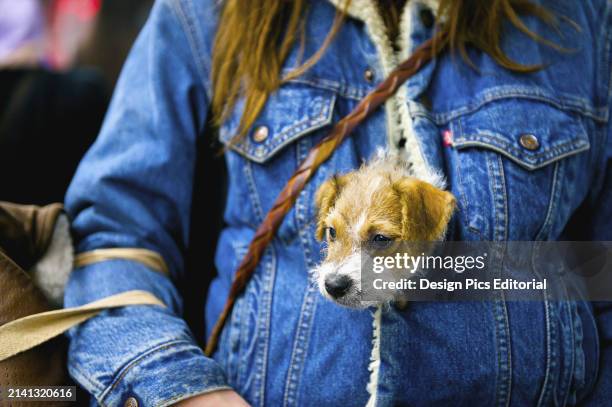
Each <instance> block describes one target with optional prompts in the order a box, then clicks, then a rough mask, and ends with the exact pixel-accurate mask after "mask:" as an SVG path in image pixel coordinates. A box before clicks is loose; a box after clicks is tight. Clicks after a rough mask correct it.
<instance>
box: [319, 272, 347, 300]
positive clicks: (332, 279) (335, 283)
mask: <svg viewBox="0 0 612 407" xmlns="http://www.w3.org/2000/svg"><path fill="white" fill-rule="evenodd" d="M351 284H352V282H351V278H350V277H349V276H342V275H337V274H334V275H332V276H329V277H327V278H326V279H325V290H327V292H328V293H329V295H331V296H332V297H334V298H340V297H342V296H343V295H344V294H346V293H347V292H348V290H349V289H350V288H351Z"/></svg>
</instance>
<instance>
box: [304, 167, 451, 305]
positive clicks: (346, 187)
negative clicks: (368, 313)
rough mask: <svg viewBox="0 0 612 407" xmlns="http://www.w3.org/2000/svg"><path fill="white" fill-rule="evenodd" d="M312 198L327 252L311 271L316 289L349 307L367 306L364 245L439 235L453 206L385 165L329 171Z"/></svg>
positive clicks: (424, 185)
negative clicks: (363, 279)
mask: <svg viewBox="0 0 612 407" xmlns="http://www.w3.org/2000/svg"><path fill="white" fill-rule="evenodd" d="M315 199H316V205H317V208H318V224H317V231H316V234H317V236H316V237H317V239H319V240H325V241H326V244H327V248H326V252H327V253H326V257H325V259H324V261H323V263H322V264H321V265H320V266H319V267H317V269H316V270H315V272H316V273H317V274H318V275H317V281H318V285H319V290H320V291H321V293H322V294H323V295H324V296H326V297H327V298H329V299H331V300H333V301H335V302H337V303H339V304H341V305H344V306H348V307H354V308H360V307H364V306H367V305H372V304H369V303H366V302H362V301H361V298H362V297H365V295H363V294H364V293H363V292H362V290H361V281H360V277H361V257H360V253H361V249H362V248H363V247H364V245H366V244H368V245H372V244H373V245H378V246H379V247H384V246H385V245H389V244H390V243H391V242H397V241H419V242H425V241H435V240H440V239H442V238H443V237H444V234H445V233H446V227H447V225H448V222H449V220H450V217H451V215H452V213H453V211H454V208H455V198H454V197H453V195H452V194H451V193H449V192H446V191H443V190H441V189H439V188H436V187H435V186H433V185H431V184H429V183H427V182H424V181H421V180H418V179H416V178H413V177H409V176H404V175H402V174H401V172H399V171H397V168H395V167H391V168H386V167H384V166H364V167H362V168H361V169H359V170H357V171H354V172H351V173H348V174H345V175H338V176H334V177H332V178H331V179H329V180H327V181H326V182H325V183H323V184H322V185H321V187H320V188H319V190H318V191H317V194H316V198H315Z"/></svg>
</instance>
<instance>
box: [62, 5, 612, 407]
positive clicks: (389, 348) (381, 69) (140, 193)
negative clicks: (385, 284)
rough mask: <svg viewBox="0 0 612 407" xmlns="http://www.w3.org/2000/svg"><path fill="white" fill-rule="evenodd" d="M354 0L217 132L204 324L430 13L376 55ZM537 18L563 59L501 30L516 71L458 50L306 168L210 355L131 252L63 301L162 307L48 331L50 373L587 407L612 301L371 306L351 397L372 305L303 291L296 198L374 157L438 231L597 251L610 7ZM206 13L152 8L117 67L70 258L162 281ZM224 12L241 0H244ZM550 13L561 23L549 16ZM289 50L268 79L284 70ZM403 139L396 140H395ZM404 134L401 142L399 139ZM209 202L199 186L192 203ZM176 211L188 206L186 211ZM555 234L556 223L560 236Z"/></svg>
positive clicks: (425, 29)
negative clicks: (433, 190) (431, 196)
mask: <svg viewBox="0 0 612 407" xmlns="http://www.w3.org/2000/svg"><path fill="white" fill-rule="evenodd" d="M340 3H341V1H339V0H313V1H312V2H311V4H310V10H309V14H308V17H307V23H306V25H305V30H306V42H305V44H304V45H303V46H304V54H305V55H311V54H312V53H314V52H315V51H316V50H317V49H318V48H319V47H320V46H321V44H322V42H323V39H324V38H325V36H326V35H327V33H328V31H329V27H330V26H331V24H332V21H333V19H334V16H335V13H336V9H337V7H341V6H340ZM372 3H373V2H372V1H371V0H354V1H353V2H352V3H351V6H350V8H349V10H348V13H349V16H348V18H347V20H346V21H345V22H344V24H343V25H342V27H341V29H340V31H339V33H338V34H337V36H336V37H335V39H334V41H332V43H331V44H330V46H329V48H328V49H327V51H326V52H325V53H324V54H323V56H322V58H321V59H320V60H319V61H318V62H317V63H316V64H315V65H314V66H313V67H312V68H310V69H309V70H307V71H306V72H305V73H304V74H303V75H301V76H299V77H297V78H295V79H292V80H290V81H289V82H287V83H284V84H283V85H282V86H281V87H280V88H279V89H278V90H277V91H275V92H274V93H273V94H272V95H271V96H270V97H269V99H268V100H267V103H266V105H265V107H264V109H263V110H262V111H261V113H260V115H259V116H258V118H257V119H256V121H255V123H254V125H253V126H252V128H251V129H250V130H249V132H248V133H247V134H246V136H245V137H244V138H243V139H241V140H240V141H239V142H238V143H230V140H231V139H232V137H233V136H234V134H236V132H237V129H238V126H239V122H240V117H241V107H242V104H241V102H238V104H237V105H236V107H235V109H234V111H233V113H232V114H230V116H229V117H228V118H227V120H225V122H224V123H223V124H222V125H221V126H220V129H219V138H220V140H221V141H222V142H223V143H225V144H226V145H227V146H228V147H229V148H228V149H227V151H226V153H225V160H226V163H227V168H228V192H227V204H226V208H225V213H224V221H225V223H226V226H225V228H224V230H223V231H222V233H221V235H220V236H219V241H218V248H217V253H216V264H215V265H216V268H217V270H218V272H219V275H218V277H217V278H216V279H215V280H214V281H213V283H212V285H211V287H210V289H209V295H208V297H207V298H208V299H207V304H206V324H207V332H210V330H211V328H212V324H214V322H215V320H216V319H217V317H218V315H219V314H220V312H221V309H222V306H223V303H224V301H225V299H226V296H227V293H228V290H229V287H230V284H231V280H232V275H233V272H234V271H235V269H236V266H237V265H238V263H239V261H240V259H241V256H242V255H244V253H245V251H246V247H247V245H248V243H249V241H250V239H251V237H252V236H253V233H254V230H255V228H256V227H257V225H258V223H259V222H260V221H261V220H262V219H263V217H264V216H265V213H266V212H267V210H268V209H269V208H270V207H271V205H272V202H273V200H274V199H275V198H276V196H277V194H278V192H279V191H280V190H281V188H282V187H283V186H284V184H285V183H286V182H287V180H288V178H289V177H290V175H291V174H292V173H293V171H294V170H295V169H296V167H297V165H298V164H299V163H300V161H301V160H302V159H303V158H304V157H305V156H306V154H307V153H308V151H309V150H310V148H311V147H312V146H313V145H314V144H315V143H316V142H317V141H319V140H321V138H323V137H324V136H325V135H326V133H327V132H328V131H329V129H330V128H331V126H332V125H333V123H335V122H337V120H338V119H339V118H341V117H342V116H344V115H346V114H347V113H348V112H350V111H351V109H352V108H353V107H354V106H355V105H356V104H357V103H358V101H359V100H360V99H361V98H362V97H364V95H366V94H367V93H368V91H370V90H372V89H373V88H374V86H375V85H376V83H378V82H380V81H381V80H383V79H384V77H385V76H386V74H387V73H388V72H389V70H390V69H392V67H393V66H395V65H396V64H397V63H398V61H400V60H403V59H405V58H406V57H407V56H408V55H409V54H410V52H411V51H412V50H414V49H415V48H416V47H417V46H418V45H419V44H421V43H422V42H424V41H425V40H427V39H428V38H430V37H431V36H432V34H433V30H434V27H433V26H432V24H431V22H430V21H428V19H427V18H422V16H423V15H424V14H427V12H426V11H424V10H426V9H427V8H428V7H432V1H422V0H421V1H419V0H410V1H409V2H408V3H407V6H406V7H408V9H407V11H406V12H405V15H404V17H403V18H404V19H405V22H406V24H405V25H406V26H407V27H409V28H410V31H409V32H406V33H403V35H402V34H400V39H401V40H400V41H401V44H400V45H401V47H399V50H398V51H396V52H394V50H393V48H392V47H391V46H390V44H389V43H388V41H385V38H384V35H385V34H384V28H383V27H382V26H381V20H380V17H379V16H378V15H377V14H376V9H375V7H374V6H373V5H372ZM543 5H544V6H545V7H546V8H547V9H548V10H550V11H551V12H553V13H555V14H557V15H562V16H566V17H568V18H562V19H560V20H559V25H558V26H557V27H554V26H550V25H547V24H545V23H544V22H542V21H540V20H538V19H536V18H532V17H525V19H524V21H525V22H526V24H527V26H528V27H529V28H530V29H532V30H533V31H534V32H536V33H538V34H539V35H541V36H542V37H544V38H546V39H549V40H551V41H553V42H555V43H557V44H559V45H561V46H562V47H563V49H562V50H560V49H555V48H553V47H549V46H547V45H546V44H543V43H541V42H537V41H533V40H532V39H530V38H529V37H527V36H526V35H525V34H523V33H521V32H519V31H518V30H517V29H516V28H514V27H510V26H508V28H507V30H506V31H505V36H504V38H503V39H502V45H503V47H504V49H505V51H506V52H507V53H508V55H509V56H510V57H511V58H512V59H513V60H515V61H517V62H519V63H524V64H542V65H543V69H541V70H538V71H535V72H533V73H526V74H517V73H513V72H510V71H508V70H505V69H503V68H501V67H500V66H499V65H497V64H496V63H495V62H493V60H492V59H491V58H490V57H489V56H488V55H487V54H484V53H481V52H477V51H473V50H470V57H471V59H472V61H473V62H474V64H475V67H476V68H477V69H473V68H472V67H470V66H468V65H467V64H465V63H464V62H463V61H462V60H461V58H459V57H453V55H452V54H450V53H445V54H442V55H441V56H439V57H438V58H436V59H435V60H433V61H431V62H429V63H428V64H427V65H426V66H425V67H424V68H423V69H422V70H421V71H420V72H418V73H417V74H416V75H415V76H414V77H412V78H411V79H409V80H408V81H407V82H406V83H405V84H404V85H402V87H401V89H400V90H399V91H398V93H397V94H396V95H395V96H394V97H393V99H391V101H390V102H388V103H387V104H386V105H385V107H384V108H381V109H379V110H377V111H376V112H375V113H374V114H373V115H372V116H371V117H370V118H368V119H367V120H366V121H365V122H364V123H363V124H362V125H360V126H359V127H358V128H357V129H356V130H355V131H354V133H353V134H352V135H351V136H350V137H349V138H348V139H347V140H346V141H345V142H344V143H343V144H342V145H341V146H340V147H339V148H338V149H337V150H336V152H335V153H334V154H333V156H332V157H331V158H330V159H329V161H327V162H325V163H324V164H323V165H322V166H321V168H320V169H319V170H318V171H317V172H316V174H315V175H314V177H313V179H312V180H311V181H310V182H309V184H308V185H307V186H306V188H305V189H304V191H303V192H302V193H301V194H300V195H299V197H298V199H297V202H296V203H295V206H294V207H293V209H292V210H291V211H290V212H289V214H288V215H287V217H286V218H285V220H284V221H283V223H282V225H281V226H280V229H279V230H278V232H277V234H276V237H275V239H274V241H273V242H272V244H271V245H270V246H269V247H268V248H267V249H266V251H265V254H264V255H263V258H262V260H261V262H260V264H259V266H258V267H257V270H256V272H255V274H254V276H253V279H252V281H250V282H249V284H248V286H247V288H246V291H245V292H244V293H243V294H242V295H241V296H240V297H239V299H238V301H237V303H236V306H235V308H234V310H233V313H232V315H231V317H230V319H229V320H228V323H227V324H226V326H225V328H224V331H223V333H222V336H221V341H220V344H219V347H218V349H217V351H216V353H215V354H214V356H213V357H212V358H208V357H205V356H204V354H203V352H202V350H201V349H200V348H199V347H198V346H197V344H196V341H195V340H194V338H193V337H192V335H191V333H190V331H189V329H188V327H187V325H186V323H185V322H184V321H183V319H181V317H180V315H181V312H182V304H181V298H180V296H179V293H178V292H177V289H176V287H175V286H174V285H173V281H172V278H168V277H166V276H164V275H162V274H160V273H156V272H154V271H152V270H151V269H148V268H147V267H146V266H145V265H143V264H141V263H138V262H135V261H130V260H120V259H115V260H108V261H105V262H100V263H96V264H91V265H88V266H85V267H81V268H78V269H76V270H74V271H73V274H72V276H71V278H70V281H69V284H68V286H67V290H66V295H65V305H66V306H77V305H80V304H84V303H87V302H90V301H94V300H97V299H99V298H102V297H105V296H109V295H112V294H116V293H119V292H123V291H127V290H134V289H138V290H147V291H149V292H151V293H153V294H154V295H155V296H157V297H159V298H160V299H161V300H162V301H163V302H164V303H165V304H166V305H167V307H166V308H163V307H158V306H130V307H124V308H120V309H113V310H109V311H105V312H104V313H102V314H100V315H99V316H97V317H95V318H93V319H92V320H90V321H88V322H86V323H84V324H82V325H80V326H78V327H76V328H73V329H72V330H71V331H70V332H69V337H70V340H71V341H70V351H69V360H68V362H69V371H70V374H71V375H72V377H73V378H74V379H75V380H76V381H77V382H78V383H79V385H81V386H82V387H84V388H85V389H86V390H87V391H88V392H89V393H91V395H92V404H99V405H104V406H118V405H123V403H125V402H126V400H129V403H131V404H130V405H134V402H136V403H137V404H140V405H143V406H167V405H172V404H174V403H176V402H178V401H180V400H184V399H188V398H190V397H192V396H195V395H200V394H204V393H210V392H213V391H215V390H223V389H233V390H235V391H236V392H237V393H239V394H240V395H241V396H242V397H243V398H244V399H245V400H247V401H248V402H249V403H250V404H251V405H253V406H263V405H266V406H268V405H269V406H281V405H283V406H297V405H299V406H325V405H338V404H340V403H342V404H343V405H347V406H348V405H350V406H353V405H355V406H362V405H365V404H366V403H367V402H368V400H370V402H372V401H375V403H376V405H379V406H393V405H453V406H458V405H465V406H481V405H482V406H492V405H499V406H508V405H512V406H524V405H575V404H581V405H588V404H589V403H590V405H596V406H598V405H605V404H606V403H608V402H609V400H610V395H611V394H612V346H611V343H612V342H611V341H612V310H611V309H610V308H609V307H608V306H607V304H603V303H602V304H593V303H589V302H584V301H544V300H542V301H530V302H525V301H523V302H510V301H505V300H504V298H503V297H500V298H498V300H497V301H481V302H453V303H448V302H447V303H431V302H416V303H413V304H411V305H410V307H408V309H407V310H399V309H395V308H394V307H389V308H388V309H385V310H384V312H383V313H382V315H381V321H380V338H381V343H380V355H379V362H380V365H379V367H378V370H377V372H376V375H377V377H376V379H377V380H376V382H375V383H374V384H373V385H370V386H368V383H369V382H370V380H371V374H370V373H371V372H370V371H369V370H368V367H369V364H370V356H371V351H372V349H371V348H372V321H373V312H372V310H369V309H368V310H351V309H345V308H342V307H339V306H337V305H335V304H333V303H331V302H330V301H328V300H326V299H324V298H323V297H322V296H321V295H320V294H319V292H318V291H317V287H316V284H314V282H313V276H312V275H311V274H310V273H309V270H311V269H312V268H314V267H315V266H316V265H317V264H318V262H319V261H320V260H321V254H320V253H321V244H320V243H319V242H317V241H316V240H315V237H314V236H315V233H314V231H315V224H316V222H315V217H316V212H315V208H314V204H313V200H314V193H315V191H316V189H317V187H318V186H319V185H321V183H322V182H323V181H325V180H326V179H328V178H329V177H330V176H332V175H333V174H336V173H343V172H347V171H350V170H351V169H354V168H356V167H358V166H359V165H360V164H361V162H362V160H363V159H367V158H368V157H370V156H372V154H373V153H374V152H375V151H376V149H377V147H380V146H388V147H393V148H406V149H411V150H412V151H413V152H416V153H417V154H420V156H421V157H423V159H424V160H425V162H426V163H427V165H428V166H429V167H431V168H434V169H437V170H439V171H441V172H442V173H443V174H444V175H445V176H446V178H447V181H448V185H449V189H450V191H451V192H452V193H453V194H454V195H455V196H456V198H457V205H458V210H457V212H456V214H455V216H454V218H453V221H452V225H451V226H452V227H451V230H452V233H451V235H450V236H449V239H450V240H489V241H499V240H572V239H573V240H580V239H583V240H606V239H607V240H610V238H611V237H612V232H611V230H612V212H611V211H612V161H611V160H612V135H611V132H612V127H611V124H610V102H611V95H612V93H611V89H612V88H611V86H610V85H611V84H610V76H611V73H612V66H611V62H612V61H611V57H612V51H611V50H612V31H611V30H610V26H611V24H612V14H611V9H612V3H611V2H610V1H606V0H591V1H573V0H563V1H552V0H550V1H548V0H547V1H544V3H543ZM220 7H221V6H220V2H218V1H214V0H159V1H157V2H156V4H155V5H154V7H153V10H152V12H151V15H150V17H149V19H148V22H147V23H146V25H145V27H144V29H143V31H142V33H141V34H140V36H139V37H138V39H137V41H136V43H135V45H134V47H133V49H132V51H131V53H130V55H129V57H128V59H127V62H126V64H125V66H124V68H123V72H122V74H121V77H120V80H119V83H118V86H117V88H116V90H115V93H114V97H113V100H112V103H111V106H110V109H109V111H108V113H107V116H106V119H105V122H104V125H103V128H102V130H101V132H100V135H99V137H98V139H97V141H96V142H95V144H94V145H93V147H92V148H91V149H90V151H89V152H88V153H87V155H86V156H85V157H84V159H83V161H82V162H81V164H80V166H79V168H78V170H77V173H76V176H75V178H74V180H73V182H72V184H71V187H70V189H69V191H68V193H67V197H66V205H67V209H68V211H69V214H70V216H71V217H72V221H73V232H74V236H75V240H76V242H77V245H76V251H77V252H84V251H89V250H93V249H98V248H110V247H138V248H145V249H149V250H153V251H155V252H157V253H159V254H160V255H162V256H163V258H164V259H165V261H166V263H167V265H168V267H169V269H170V274H171V276H177V275H180V273H182V271H183V267H184V264H183V254H184V252H185V249H186V246H187V245H188V243H189V242H188V241H187V240H188V234H189V230H188V225H189V213H190V204H191V197H192V183H193V178H194V171H195V170H194V168H195V167H194V163H195V158H196V157H195V154H196V149H195V144H196V141H197V140H198V139H199V138H201V137H213V135H211V134H203V133H204V132H203V129H204V128H205V124H206V122H207V119H208V117H207V112H208V111H209V102H210V101H211V99H212V95H211V92H212V87H211V80H210V76H211V52H212V43H213V40H214V35H215V30H216V23H217V20H218V14H219V8H220ZM245 7H248V5H247V3H245ZM569 19H571V20H569ZM299 58H300V49H299V44H296V45H295V49H294V50H293V51H292V52H291V53H290V55H289V57H288V58H287V60H286V61H285V68H284V72H289V71H290V70H291V69H292V68H293V67H295V66H296V65H297V64H298V63H299ZM406 129H408V130H409V131H406ZM407 134H410V135H411V136H410V137H407ZM211 194H212V195H214V196H215V199H216V198H219V199H220V198H221V197H217V196H216V195H218V193H217V192H215V191H211ZM196 210H197V208H196ZM570 231H571V232H570Z"/></svg>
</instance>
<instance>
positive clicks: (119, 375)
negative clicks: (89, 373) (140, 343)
mask: <svg viewBox="0 0 612 407" xmlns="http://www.w3.org/2000/svg"><path fill="white" fill-rule="evenodd" d="M178 345H188V346H191V347H195V345H193V344H192V343H190V342H188V341H185V340H184V339H178V340H177V339H173V340H170V341H166V342H162V343H160V344H158V345H156V346H154V347H152V348H150V349H148V350H146V351H145V352H143V353H141V354H140V355H138V356H136V357H135V358H134V359H132V360H130V361H129V362H128V363H127V364H125V365H124V366H123V367H122V368H120V369H119V371H118V373H117V375H116V376H115V378H114V379H113V381H112V382H111V384H110V385H109V386H108V387H107V388H106V390H104V391H103V392H102V394H101V395H100V397H99V398H98V400H99V401H100V403H101V404H102V405H106V404H105V403H104V399H106V398H107V397H108V396H109V395H110V394H111V393H112V392H113V391H114V390H115V389H116V388H117V386H118V385H119V384H120V383H121V381H122V380H123V378H124V377H125V376H126V375H127V374H128V373H129V372H130V371H131V370H132V368H133V367H135V366H136V365H138V364H139V363H141V362H143V361H144V360H146V359H148V358H149V357H151V356H154V355H156V354H157V353H158V352H160V351H163V350H166V349H169V348H173V347H177V346H178Z"/></svg>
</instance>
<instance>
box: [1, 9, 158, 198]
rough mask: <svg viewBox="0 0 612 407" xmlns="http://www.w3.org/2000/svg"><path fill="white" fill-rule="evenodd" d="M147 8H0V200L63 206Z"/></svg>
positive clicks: (144, 18) (145, 15) (96, 130)
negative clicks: (69, 186) (0, 186)
mask: <svg viewBox="0 0 612 407" xmlns="http://www.w3.org/2000/svg"><path fill="white" fill-rule="evenodd" d="M152 2H153V1H152V0H0V174H2V183H1V184H0V185H2V188H0V200H3V201H12V202H17V203H26V204H39V205H42V204H47V203H51V202H61V201H63V197H64V193H65V191H66V188H67V186H68V184H69V182H70V179H71V178H72V175H73V174H74V171H75V169H76V166H77V165H78V162H79V161H80V159H81V157H82V156H83V154H84V153H85V151H86V150H87V148H88V147H89V145H90V144H91V143H92V142H93V140H94V139H95V137H96V135H97V133H98V130H99V128H100V125H101V123H102V119H103V117H104V114H105V112H106V108H107V105H108V102H109V99H110V95H111V93H112V89H113V87H114V85H115V82H116V80H117V76H118V75H119V71H120V69H121V66H122V64H123V62H124V60H125V57H126V56H127V53H128V52H129V49H130V47H131V45H132V43H133V41H134V39H135V37H136V35H137V34H138V32H139V30H140V28H141V27H142V25H143V23H144V22H145V20H146V17H147V15H148V12H149V9H150V7H151V5H152Z"/></svg>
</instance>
